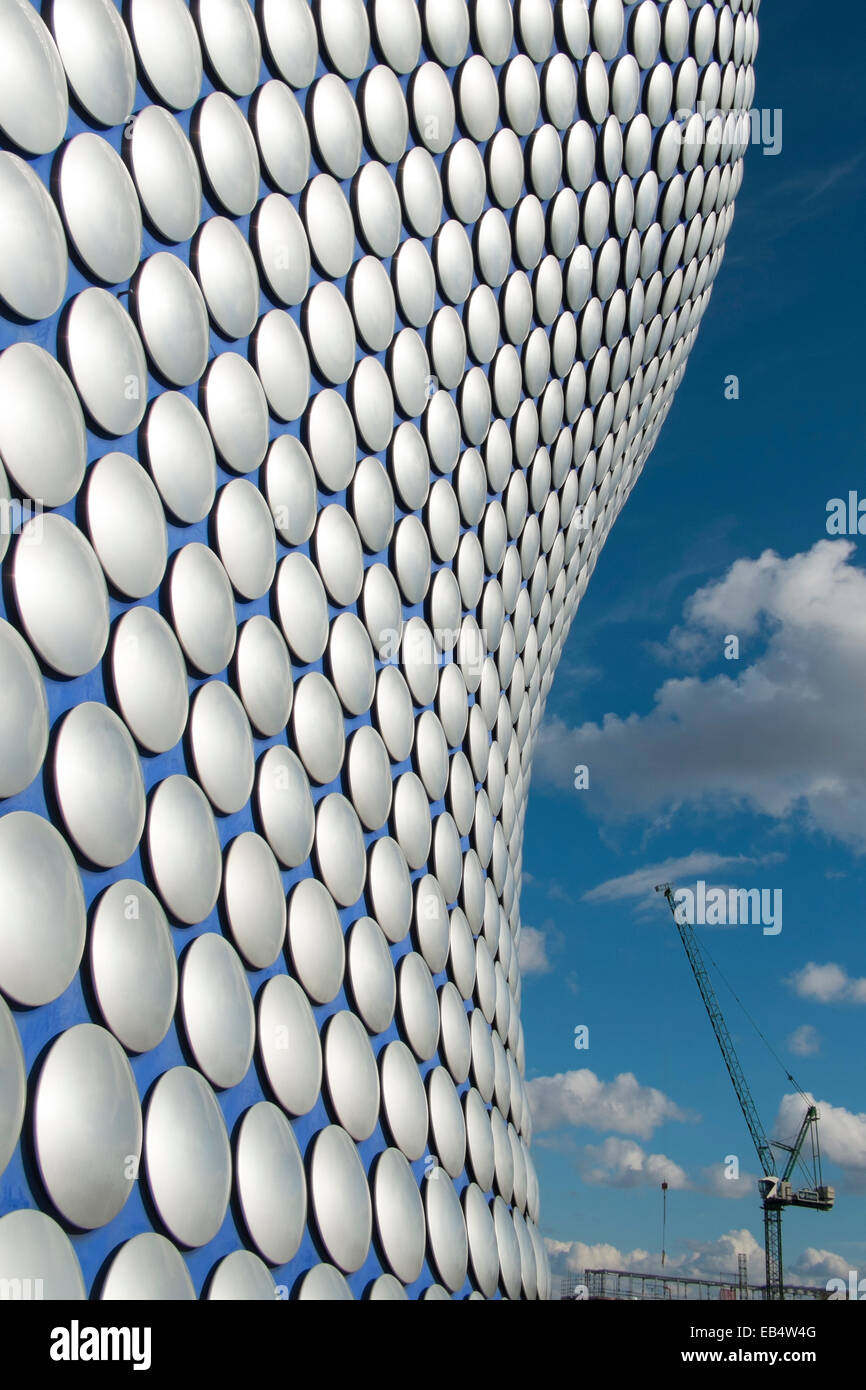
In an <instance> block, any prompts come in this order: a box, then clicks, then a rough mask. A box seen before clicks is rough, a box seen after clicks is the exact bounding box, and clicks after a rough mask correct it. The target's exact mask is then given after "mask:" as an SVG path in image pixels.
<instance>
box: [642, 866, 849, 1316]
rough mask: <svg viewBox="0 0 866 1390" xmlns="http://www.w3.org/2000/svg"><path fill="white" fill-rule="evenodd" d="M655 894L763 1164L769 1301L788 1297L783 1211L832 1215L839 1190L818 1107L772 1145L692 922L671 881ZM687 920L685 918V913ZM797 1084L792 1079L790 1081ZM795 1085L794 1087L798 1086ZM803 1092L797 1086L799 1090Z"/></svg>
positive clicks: (761, 1182) (808, 1110) (809, 1108)
mask: <svg viewBox="0 0 866 1390" xmlns="http://www.w3.org/2000/svg"><path fill="white" fill-rule="evenodd" d="M656 892H657V893H664V895H665V897H666V898H667V901H668V906H669V907H670V910H671V912H672V913H673V918H674V922H675V923H676V927H677V931H678V932H679V934H680V940H681V941H682V943H683V946H684V947H685V952H686V955H687V956H688V958H689V964H690V966H691V967H692V973H693V974H694V977H695V979H696V980H697V983H698V989H699V990H700V991H701V998H702V999H703V1001H704V1007H705V1008H706V1011H707V1013H708V1014H709V1016H710V1023H711V1024H712V1025H713V1032H714V1033H715V1035H716V1041H717V1042H718V1044H719V1047H720V1049H721V1053H722V1057H723V1058H724V1061H725V1066H726V1067H727V1069H728V1075H729V1076H730V1078H731V1081H732V1083H733V1087H734V1091H735V1092H736V1096H737V1100H738V1101H739V1102H740V1109H741V1110H742V1112H743V1115H744V1116H745V1120H746V1124H747V1125H748V1127H749V1133H750V1134H751V1136H752V1143H753V1144H754V1146H755V1152H756V1153H757V1155H758V1162H759V1163H760V1165H761V1173H762V1174H763V1176H762V1177H761V1178H759V1179H758V1189H759V1191H760V1194H761V1199H762V1205H763V1209H764V1254H765V1258H766V1265H767V1282H766V1297H767V1298H768V1299H774V1300H778V1299H784V1297H785V1282H784V1275H783V1270H782V1212H783V1210H784V1209H785V1207H811V1208H812V1210H813V1211H830V1209H831V1208H832V1206H833V1204H834V1202H835V1200H836V1192H835V1189H834V1188H832V1187H825V1186H824V1184H823V1182H822V1178H821V1148H820V1144H819V1142H818V1110H817V1107H816V1106H814V1105H812V1104H808V1105H807V1108H806V1114H805V1115H804V1117H803V1123H802V1124H801V1126H800V1130H799V1133H798V1134H797V1137H796V1139H795V1140H794V1143H793V1144H781V1143H778V1142H775V1141H774V1143H773V1144H770V1142H769V1140H768V1139H767V1136H766V1134H765V1132H764V1127H763V1125H762V1124H761V1119H760V1116H759V1114H758V1111H757V1108H756V1106H755V1102H754V1100H753V1098H752V1093H751V1091H750V1090H749V1083H748V1082H747V1081H746V1078H745V1075H744V1073H743V1069H742V1067H741V1066H740V1060H739V1058H738V1056H737V1053H736V1049H735V1048H734V1042H733V1039H732V1037H731V1035H730V1033H729V1031H728V1025H727V1024H726V1023H725V1017H724V1014H723V1013H722V1009H721V1005H720V1004H719V1001H718V999H717V998H716V992H715V990H714V989H713V986H712V982H711V980H710V977H709V975H708V973H707V968H706V965H705V964H704V958H703V956H702V954H701V950H700V947H699V946H698V940H697V937H696V936H695V933H694V928H693V927H692V925H691V923H689V922H686V921H685V920H683V917H681V916H680V913H679V909H678V907H677V903H676V893H675V890H674V888H673V886H672V884H670V883H660V884H658V885H657V886H656ZM683 916H684V915H683ZM791 1080H793V1078H791ZM794 1084H795V1085H796V1083H794ZM798 1089H799V1088H798ZM807 1134H808V1135H810V1137H811V1148H812V1170H811V1177H812V1183H811V1185H810V1186H809V1187H805V1188H800V1189H799V1190H796V1191H795V1190H793V1188H792V1185H791V1174H792V1173H793V1171H794V1168H795V1167H796V1164H797V1162H798V1160H799V1159H800V1156H801V1154H802V1151H803V1145H804V1144H805V1142H806V1135H807ZM774 1148H777V1149H782V1150H784V1151H785V1153H787V1155H788V1157H787V1160H786V1162H785V1166H784V1169H783V1172H782V1175H781V1177H779V1176H778V1175H777V1174H776V1171H775V1170H776V1166H777V1161H776V1156H775V1154H774V1153H773V1149H774Z"/></svg>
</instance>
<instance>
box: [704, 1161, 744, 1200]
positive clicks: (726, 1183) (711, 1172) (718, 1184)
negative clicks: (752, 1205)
mask: <svg viewBox="0 0 866 1390" xmlns="http://www.w3.org/2000/svg"><path fill="white" fill-rule="evenodd" d="M701 1178H702V1181H701V1183H700V1191H701V1192H706V1193H708V1194H709V1195H710V1196H711V1197H724V1198H726V1199H727V1200H728V1201H738V1200H739V1199H740V1198H742V1197H757V1192H758V1175H757V1173H747V1172H745V1171H744V1170H743V1169H741V1170H740V1173H739V1176H738V1177H736V1178H729V1177H728V1176H727V1168H726V1165H725V1164H723V1163H713V1164H712V1165H711V1166H710V1167H709V1168H702V1169H701Z"/></svg>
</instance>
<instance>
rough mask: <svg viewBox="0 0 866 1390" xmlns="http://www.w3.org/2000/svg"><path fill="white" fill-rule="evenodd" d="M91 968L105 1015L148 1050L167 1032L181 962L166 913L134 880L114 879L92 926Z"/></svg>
mask: <svg viewBox="0 0 866 1390" xmlns="http://www.w3.org/2000/svg"><path fill="white" fill-rule="evenodd" d="M89 949H90V973H91V976H92V979H93V987H94V992H95V994H96V998H97V1001H98V1003H99V1007H100V1010H101V1012H102V1016H103V1018H104V1019H105V1022H106V1023H107V1025H108V1027H109V1028H110V1029H111V1031H112V1033H114V1035H115V1037H116V1038H117V1039H118V1040H119V1041H120V1042H121V1043H122V1044H123V1046H124V1047H126V1048H128V1049H129V1050H130V1051H131V1052H148V1051H149V1050H150V1049H151V1048H153V1047H157V1046H158V1045H159V1044H160V1043H161V1042H162V1040H163V1038H164V1037H165V1035H166V1033H167V1032H168V1029H169V1026H170V1024H171V1020H172V1017H173V1015H174V1007H175V1003H176V1001H177V964H176V961H175V955H174V950H173V947H172V942H171V937H170V935H169V928H168V923H167V922H166V918H165V913H164V912H163V910H162V908H161V907H160V905H159V903H158V901H157V899H156V898H155V897H154V895H153V893H151V892H150V890H149V889H148V888H145V886H144V884H142V883H139V882H138V881H137V880H136V879H131V878H125V879H120V880H118V881H117V882H116V883H112V884H111V886H110V888H108V889H107V890H106V891H105V893H103V895H102V897H101V898H100V899H99V903H98V905H97V908H96V911H95V913H94V916H93V923H92V926H91V931H90V948H89Z"/></svg>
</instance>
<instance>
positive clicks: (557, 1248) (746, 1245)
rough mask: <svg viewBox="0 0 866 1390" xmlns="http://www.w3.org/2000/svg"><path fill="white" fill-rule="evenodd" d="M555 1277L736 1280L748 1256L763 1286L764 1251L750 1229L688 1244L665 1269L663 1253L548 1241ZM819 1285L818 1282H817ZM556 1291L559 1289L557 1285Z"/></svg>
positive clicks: (755, 1281) (753, 1281)
mask: <svg viewBox="0 0 866 1390" xmlns="http://www.w3.org/2000/svg"><path fill="white" fill-rule="evenodd" d="M544 1243H545V1246H546V1248H547V1253H548V1255H549V1257H550V1265H551V1269H552V1271H553V1272H554V1274H557V1275H562V1274H568V1273H572V1274H582V1273H583V1271H584V1270H585V1269H621V1270H628V1271H630V1272H631V1273H634V1274H664V1275H668V1276H670V1277H673V1276H675V1275H679V1276H680V1277H681V1278H689V1279H718V1278H719V1277H720V1276H721V1278H722V1279H727V1278H731V1279H735V1278H736V1275H737V1255H738V1254H740V1253H741V1252H742V1253H743V1254H744V1255H746V1256H747V1257H748V1261H749V1266H748V1268H749V1283H750V1284H758V1283H763V1280H764V1249H763V1246H761V1245H759V1244H758V1242H757V1241H756V1240H755V1237H754V1236H753V1235H752V1233H751V1231H747V1230H739V1231H738V1230H732V1231H728V1232H727V1233H726V1234H725V1235H722V1236H719V1238H718V1240H712V1241H687V1242H683V1243H682V1245H683V1248H682V1249H678V1250H676V1251H674V1252H673V1253H671V1252H668V1253H667V1255H666V1259H665V1264H664V1268H663V1267H662V1262H661V1251H649V1250H641V1249H639V1248H638V1249H635V1250H620V1249H618V1248H617V1246H615V1245H609V1244H606V1243H604V1242H599V1243H598V1244H597V1245H587V1244H585V1243H584V1242H583V1241H581V1240H573V1241H563V1240H550V1239H547V1240H545V1242H544ZM816 1282H817V1281H816ZM554 1291H556V1290H555V1286H554Z"/></svg>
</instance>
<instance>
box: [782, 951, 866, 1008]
mask: <svg viewBox="0 0 866 1390" xmlns="http://www.w3.org/2000/svg"><path fill="white" fill-rule="evenodd" d="M785 983H786V984H788V985H790V986H791V988H792V989H793V990H794V992H795V993H796V994H799V996H800V998H801V999H814V1000H816V1001H817V1002H818V1003H819V1004H866V979H859V980H855V979H853V978H852V977H851V976H850V975H849V974H848V972H847V970H846V969H845V968H844V966H842V965H836V964H835V963H834V962H833V961H828V962H827V964H826V965H818V964H816V962H815V961H813V960H810V961H809V963H808V965H804V966H803V969H802V970H797V971H795V972H794V974H793V975H789V976H788V978H787V980H786V981H785Z"/></svg>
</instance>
